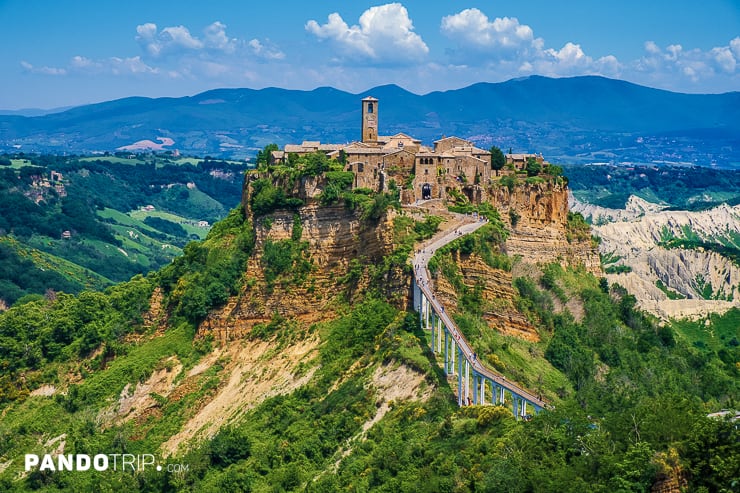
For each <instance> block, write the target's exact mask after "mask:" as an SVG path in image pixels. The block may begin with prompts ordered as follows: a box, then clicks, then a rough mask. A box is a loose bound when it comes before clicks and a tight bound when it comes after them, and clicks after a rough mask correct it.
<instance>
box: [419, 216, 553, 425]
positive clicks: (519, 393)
mask: <svg viewBox="0 0 740 493" xmlns="http://www.w3.org/2000/svg"><path fill="white" fill-rule="evenodd" d="M455 216H456V217H457V219H458V220H462V221H463V223H462V225H459V221H455V223H458V225H451V226H450V227H449V228H448V229H446V230H445V231H444V232H442V233H441V234H438V235H437V236H435V237H434V238H432V239H431V240H429V241H428V242H427V243H425V244H424V245H423V246H422V248H421V249H420V250H418V251H417V253H416V254H415V255H414V307H415V308H416V309H417V310H418V311H419V315H420V317H421V320H422V323H423V324H424V325H425V328H427V329H431V331H432V350H433V351H435V352H436V351H439V352H442V350H441V347H442V332H441V329H442V327H443V328H444V336H445V337H444V339H445V341H444V368H445V373H446V374H447V375H450V374H452V373H454V371H455V356H454V354H455V349H457V354H458V370H457V375H458V403H459V404H460V405H464V404H465V403H470V402H471V399H470V398H471V396H470V390H471V388H470V381H469V377H470V376H471V374H472V377H473V392H472V393H473V395H472V398H473V400H472V403H474V404H483V403H485V391H486V389H488V388H490V390H491V394H492V401H491V403H493V404H497V403H498V404H502V405H503V404H504V403H505V402H506V400H505V392H506V391H508V392H509V394H510V400H511V401H512V404H513V410H514V414H515V415H516V416H517V417H520V416H521V417H525V416H527V404H529V405H531V406H532V407H533V408H534V410H535V412H538V411H540V410H541V409H543V408H545V407H547V406H548V404H547V403H546V402H544V401H543V400H541V399H539V398H538V397H536V396H535V395H533V394H532V393H531V392H528V391H527V390H525V389H523V388H522V387H520V386H518V385H516V384H515V383H513V382H511V381H509V380H506V377H504V376H503V375H501V374H499V373H497V372H495V371H493V370H491V369H489V368H487V367H485V366H484V365H483V364H482V363H481V362H480V361H479V360H478V358H477V355H476V354H475V352H474V350H473V348H472V347H471V345H470V343H468V341H467V340H466V339H465V336H464V335H463V334H462V332H460V330H459V329H458V328H457V326H456V325H455V322H453V320H452V318H451V317H450V316H449V315H448V314H447V312H446V311H445V309H444V306H442V303H440V301H439V300H438V299H437V298H436V296H435V295H434V292H433V291H432V283H431V276H430V274H429V269H428V263H429V259H431V258H432V256H433V255H434V252H436V251H437V250H438V249H439V248H441V247H443V246H445V245H447V244H448V243H450V242H452V241H453V240H455V239H457V238H460V237H462V236H464V235H467V234H470V233H472V232H474V231H476V230H477V229H479V228H480V227H482V226H484V225H485V224H487V221H486V220H485V219H484V218H478V217H476V216H465V215H462V214H456V215H455ZM435 318H436V320H435ZM430 322H431V323H430ZM435 324H436V328H437V334H436V336H435ZM435 339H437V340H436V341H435ZM463 359H464V361H465V365H464V372H463ZM463 373H464V374H465V375H464V377H465V380H464V381H463ZM463 394H465V396H463Z"/></svg>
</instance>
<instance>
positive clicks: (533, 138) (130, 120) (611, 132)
mask: <svg viewBox="0 0 740 493" xmlns="http://www.w3.org/2000/svg"><path fill="white" fill-rule="evenodd" d="M368 95H372V96H374V97H376V98H378V99H379V100H380V107H379V118H380V132H381V134H387V135H392V134H394V133H397V132H405V133H408V134H410V135H413V136H415V137H418V138H420V139H422V141H424V142H425V143H427V144H431V142H433V141H434V140H436V139H438V138H440V137H442V136H443V135H447V136H449V135H457V136H460V137H464V138H470V139H472V140H474V141H475V142H477V143H478V144H479V145H481V146H482V147H488V146H490V145H494V144H495V145H498V146H499V147H501V148H502V149H505V150H508V149H509V148H511V149H513V150H514V151H515V152H516V151H529V152H542V153H543V154H545V156H547V157H548V158H550V159H551V160H555V161H563V162H566V161H570V162H593V161H607V162H625V161H626V162H687V163H693V164H700V165H709V164H717V165H720V166H727V167H736V166H740V92H731V93H725V94H682V93H674V92H669V91H664V90H658V89H652V88H648V87H643V86H639V85H636V84H631V83H628V82H624V81H619V80H613V79H607V78H603V77H596V76H586V77H573V78H560V79H552V78H546V77H540V76H531V77H526V78H521V79H513V80H509V81H507V82H502V83H479V84H474V85H472V86H468V87H465V88H462V89H456V90H450V91H441V92H432V93H429V94H425V95H417V94H413V93H411V92H409V91H406V90H404V89H402V88H400V87H398V86H395V85H386V86H379V87H375V88H373V89H370V90H368V91H364V92H362V93H360V94H352V93H348V92H344V91H340V90H337V89H333V88H329V87H321V88H318V89H315V90H312V91H297V90H286V89H278V88H267V89H261V90H253V89H216V90H211V91H207V92H204V93H201V94H197V95H195V96H191V97H181V98H156V99H152V98H143V97H131V98H124V99H119V100H115V101H108V102H104V103H98V104H91V105H86V106H79V107H76V108H72V109H69V110H66V111H62V112H57V113H52V114H47V115H42V116H33V117H29V116H19V115H3V116H0V150H6V151H13V152H18V151H23V152H94V151H113V150H115V149H117V148H119V147H122V146H126V145H130V144H133V143H134V142H137V141H140V140H145V139H148V140H155V139H156V138H157V137H168V138H171V139H173V140H174V141H175V143H174V144H173V145H172V146H171V148H172V149H178V150H180V151H181V152H187V153H196V154H200V155H204V154H210V155H213V156H230V157H244V156H249V155H253V154H254V152H255V151H256V150H257V149H260V148H262V147H264V146H265V145H266V144H268V143H271V142H275V143H277V144H280V145H282V144H285V143H289V142H301V141H303V140H320V141H322V142H349V141H352V140H356V139H358V138H359V132H360V104H359V99H360V98H361V97H364V96H368Z"/></svg>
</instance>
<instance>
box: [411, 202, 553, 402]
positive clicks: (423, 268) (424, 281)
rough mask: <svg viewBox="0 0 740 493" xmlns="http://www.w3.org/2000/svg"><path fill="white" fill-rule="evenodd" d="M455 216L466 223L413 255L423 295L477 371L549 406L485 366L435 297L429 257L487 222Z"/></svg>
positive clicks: (531, 399) (448, 230)
mask: <svg viewBox="0 0 740 493" xmlns="http://www.w3.org/2000/svg"><path fill="white" fill-rule="evenodd" d="M456 216H458V217H459V218H462V219H463V220H464V221H465V222H464V224H462V225H461V226H459V227H453V226H450V227H449V229H446V230H444V231H443V232H441V233H440V234H438V235H436V236H435V237H433V238H432V239H431V240H429V241H428V242H427V243H425V244H424V245H423V246H422V248H421V250H419V251H418V252H417V253H416V254H415V255H414V273H415V274H414V275H415V276H416V282H417V284H418V286H419V288H420V289H421V291H422V292H423V293H424V296H426V298H427V299H428V300H429V301H430V303H431V304H432V308H433V309H434V311H435V313H437V315H438V316H439V317H440V318H441V319H442V322H443V323H444V325H445V327H447V330H448V331H449V332H450V334H451V336H452V337H453V338H454V339H455V342H456V344H457V345H458V346H459V347H460V348H461V349H462V353H463V356H464V358H465V359H466V360H467V361H468V363H469V364H470V365H471V367H472V368H473V369H474V370H475V371H476V372H477V373H479V374H481V375H483V376H484V377H485V378H488V379H490V380H492V381H493V382H495V383H496V384H497V385H499V386H501V387H504V388H506V389H507V390H509V391H510V392H513V393H515V394H517V395H519V396H520V397H523V398H524V399H526V400H527V401H530V402H531V403H533V404H536V405H537V406H540V407H542V408H544V407H547V404H546V403H545V402H544V401H542V400H541V399H538V398H537V397H535V396H534V395H533V394H531V393H530V392H528V391H526V390H524V389H523V388H521V387H519V386H518V385H516V384H515V383H512V382H511V381H509V380H506V377H504V376H503V375H501V374H500V373H497V372H495V371H493V370H491V369H489V368H486V367H485V366H483V365H482V364H481V362H480V361H478V358H477V357H475V352H474V351H473V349H472V347H471V346H470V344H469V343H468V341H467V340H466V339H465V336H463V335H462V333H461V332H460V331H459V330H458V328H457V326H456V325H455V323H454V322H453V321H452V318H451V317H450V316H449V315H448V314H447V312H446V311H445V309H444V306H442V303H440V301H439V300H438V299H437V298H436V297H435V295H434V292H433V291H432V283H431V277H430V274H429V269H428V264H429V259H431V258H432V256H433V255H434V252H436V251H437V250H439V249H440V248H441V247H443V246H445V245H447V244H448V243H450V242H452V241H454V240H455V239H457V238H460V237H462V236H465V235H467V234H470V233H472V232H474V231H476V230H477V229H479V228H480V227H482V226H484V225H485V224H487V221H486V220H485V219H482V218H480V219H479V218H476V217H472V216H465V215H464V214H456ZM458 391H460V389H458Z"/></svg>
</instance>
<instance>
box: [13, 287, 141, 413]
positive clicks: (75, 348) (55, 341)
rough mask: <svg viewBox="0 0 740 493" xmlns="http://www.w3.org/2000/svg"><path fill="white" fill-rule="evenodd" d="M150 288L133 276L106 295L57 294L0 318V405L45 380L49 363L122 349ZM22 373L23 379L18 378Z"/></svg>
mask: <svg viewBox="0 0 740 493" xmlns="http://www.w3.org/2000/svg"><path fill="white" fill-rule="evenodd" d="M152 289H153V284H152V282H151V280H149V279H145V278H143V277H140V276H139V277H136V278H134V279H132V280H131V281H129V282H127V283H123V284H119V285H116V286H113V287H111V288H109V289H108V290H106V292H105V293H95V292H83V293H81V294H80V295H79V296H77V297H75V296H72V295H67V294H58V295H55V296H54V299H53V300H45V299H42V300H39V301H34V302H29V303H26V304H23V305H21V306H17V307H13V308H11V309H10V310H8V311H7V312H5V313H3V314H2V316H0V367H2V368H3V375H2V377H0V403H1V402H6V401H12V400H15V399H19V398H23V397H25V396H27V395H28V390H29V389H33V388H34V387H35V386H37V385H38V384H39V382H40V381H43V380H44V379H45V378H48V376H49V375H42V372H43V371H44V370H45V369H46V367H47V365H49V364H50V363H53V362H64V361H73V360H75V359H77V358H82V357H87V356H89V355H90V353H91V352H92V351H93V350H95V349H97V348H98V347H100V346H101V345H102V346H103V347H104V348H105V350H104V351H103V352H102V353H101V356H100V358H98V359H97V361H96V363H95V364H97V365H100V364H101V362H102V361H103V359H104V358H105V357H111V356H113V355H115V354H116V353H117V352H119V351H122V350H123V346H122V345H121V344H120V343H121V339H122V338H123V336H124V335H126V334H127V333H129V332H131V331H132V330H134V329H135V328H136V327H137V326H140V325H141V322H142V319H141V315H142V312H143V310H145V309H146V308H147V307H148V303H149V296H150V295H151V292H152ZM20 374H23V375H24V376H25V377H24V378H22V379H19V378H18V376H19V375H20Z"/></svg>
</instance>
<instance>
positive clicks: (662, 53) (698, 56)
mask: <svg viewBox="0 0 740 493" xmlns="http://www.w3.org/2000/svg"><path fill="white" fill-rule="evenodd" d="M738 67H740V37H736V38H734V39H732V40H730V41H729V43H728V44H727V45H726V46H716V47H714V48H712V49H711V50H708V51H703V50H700V49H691V50H686V49H684V48H683V47H682V46H681V45H678V44H673V45H668V46H666V47H665V49H663V48H661V47H659V46H658V45H657V44H655V43H654V42H653V41H647V42H646V43H645V55H644V56H643V57H642V58H640V59H639V60H636V61H635V62H633V64H632V68H633V69H634V71H635V72H637V73H638V74H642V75H643V76H646V77H648V78H649V79H650V80H653V81H659V80H668V79H669V78H670V77H671V76H673V77H675V76H679V77H685V78H687V79H689V80H690V81H692V82H695V83H696V82H700V81H703V80H708V79H712V78H717V77H723V76H724V77H726V76H730V77H733V76H735V77H736V76H737V75H740V74H738V72H740V71H739V70H738Z"/></svg>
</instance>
